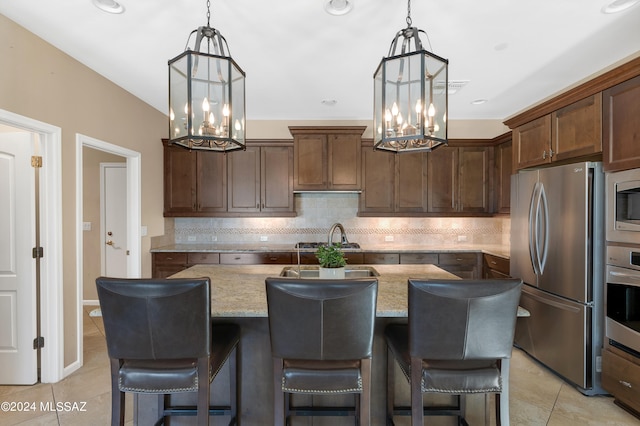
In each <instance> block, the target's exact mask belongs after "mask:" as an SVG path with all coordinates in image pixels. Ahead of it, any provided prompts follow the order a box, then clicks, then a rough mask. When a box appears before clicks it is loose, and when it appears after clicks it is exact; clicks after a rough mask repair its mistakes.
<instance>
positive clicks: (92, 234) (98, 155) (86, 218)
mask: <svg viewBox="0 0 640 426" xmlns="http://www.w3.org/2000/svg"><path fill="white" fill-rule="evenodd" d="M124 162H126V158H124V157H120V156H118V155H113V154H109V153H106V152H102V151H99V150H97V149H92V148H88V147H84V148H83V149H82V215H83V218H82V221H83V222H90V223H91V230H90V231H83V232H82V251H83V256H82V278H83V280H82V289H83V290H82V299H83V300H85V301H97V300H98V292H97V291H96V278H97V277H99V276H100V275H101V267H102V265H101V256H100V255H101V247H100V163H124Z"/></svg>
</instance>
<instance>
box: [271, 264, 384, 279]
mask: <svg viewBox="0 0 640 426" xmlns="http://www.w3.org/2000/svg"><path fill="white" fill-rule="evenodd" d="M298 271H299V272H298ZM280 276H281V277H287V278H319V277H320V267H319V266H301V267H300V269H299V270H298V267H297V266H286V267H284V268H282V272H280ZM378 276H380V274H379V273H378V271H376V270H375V269H374V268H372V267H371V266H347V267H345V269H344V277H345V278H368V277H378Z"/></svg>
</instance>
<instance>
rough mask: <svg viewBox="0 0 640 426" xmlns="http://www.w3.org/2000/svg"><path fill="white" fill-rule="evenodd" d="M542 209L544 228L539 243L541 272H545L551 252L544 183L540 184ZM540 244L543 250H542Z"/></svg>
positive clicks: (547, 202) (540, 206) (540, 205)
mask: <svg viewBox="0 0 640 426" xmlns="http://www.w3.org/2000/svg"><path fill="white" fill-rule="evenodd" d="M538 208H539V209H540V210H542V226H543V227H544V229H543V230H542V232H540V230H539V232H540V235H539V236H538V238H539V241H540V242H539V243H538V262H539V267H540V274H543V273H544V267H545V266H546V264H547V254H548V253H549V220H551V218H550V217H549V201H548V199H547V193H546V192H545V190H544V184H540V204H539V206H538ZM540 246H542V250H541V251H540ZM541 252H542V253H541Z"/></svg>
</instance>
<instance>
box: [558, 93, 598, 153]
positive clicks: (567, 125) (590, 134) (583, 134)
mask: <svg viewBox="0 0 640 426" xmlns="http://www.w3.org/2000/svg"><path fill="white" fill-rule="evenodd" d="M551 141H552V146H553V156H552V158H553V161H562V160H566V159H569V158H575V157H582V156H585V155H591V154H596V153H600V152H602V94H600V93H597V94H595V95H593V96H589V97H588V98H585V99H582V100H580V101H578V102H574V103H572V104H571V105H568V106H566V107H564V108H560V109H559V110H557V111H555V112H553V113H552V114H551Z"/></svg>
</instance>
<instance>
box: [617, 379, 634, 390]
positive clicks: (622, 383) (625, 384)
mask: <svg viewBox="0 0 640 426" xmlns="http://www.w3.org/2000/svg"><path fill="white" fill-rule="evenodd" d="M618 382H619V383H620V384H621V385H622V386H624V387H627V388H629V389H631V388H632V387H633V386H631V383H629V382H626V381H624V380H618Z"/></svg>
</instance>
